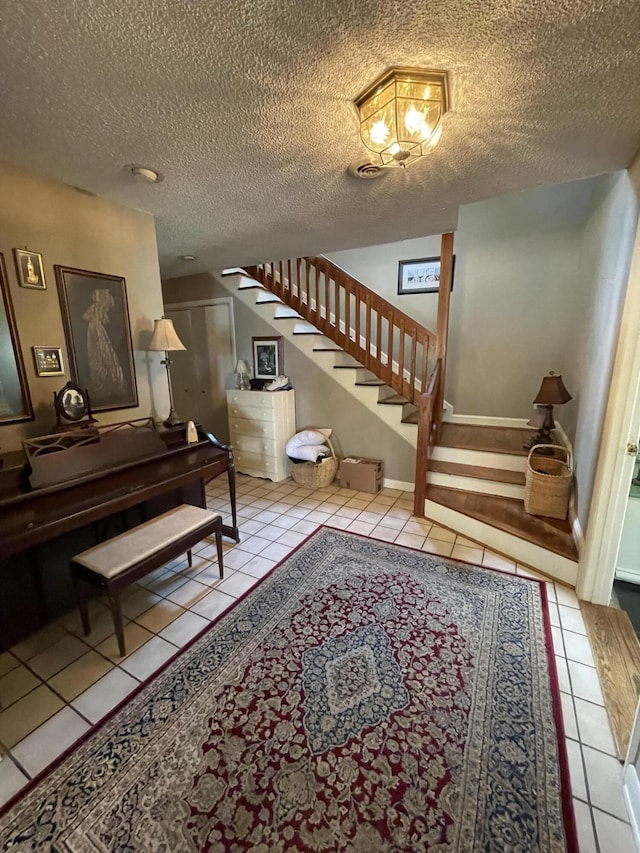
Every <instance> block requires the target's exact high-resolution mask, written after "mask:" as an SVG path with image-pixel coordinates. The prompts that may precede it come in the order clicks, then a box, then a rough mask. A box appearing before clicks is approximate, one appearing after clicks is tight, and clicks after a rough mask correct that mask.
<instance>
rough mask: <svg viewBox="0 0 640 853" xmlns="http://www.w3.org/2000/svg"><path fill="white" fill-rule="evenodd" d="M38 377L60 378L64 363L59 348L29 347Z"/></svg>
mask: <svg viewBox="0 0 640 853" xmlns="http://www.w3.org/2000/svg"><path fill="white" fill-rule="evenodd" d="M31 349H32V350H33V361H34V364H35V366H36V373H37V374H38V376H62V375H63V374H64V362H63V360H62V348H61V347H31Z"/></svg>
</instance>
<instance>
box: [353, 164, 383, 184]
mask: <svg viewBox="0 0 640 853" xmlns="http://www.w3.org/2000/svg"><path fill="white" fill-rule="evenodd" d="M347 172H348V173H349V174H350V175H351V177H352V178H362V180H363V181H370V180H372V179H373V178H381V177H382V176H383V174H384V172H385V170H384V168H383V167H382V166H376V165H375V163H372V162H371V161H370V160H356V162H355V163H352V164H351V165H350V166H349V168H348V169H347Z"/></svg>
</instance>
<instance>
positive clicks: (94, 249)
mask: <svg viewBox="0 0 640 853" xmlns="http://www.w3.org/2000/svg"><path fill="white" fill-rule="evenodd" d="M14 247H18V248H25V247H27V248H28V249H30V250H32V251H35V252H39V253H40V254H41V255H42V257H43V262H44V274H45V280H46V284H47V289H46V290H45V291H39V290H30V289H27V288H23V287H19V286H18V282H17V279H16V272H15V266H14V262H13V255H12V249H13V248H14ZM0 252H2V253H3V254H4V258H5V264H6V268H7V273H8V284H9V291H10V294H11V299H12V302H13V307H14V311H15V315H16V320H17V324H18V332H19V336H20V345H21V350H22V354H23V358H24V363H25V368H26V372H27V380H28V384H29V389H30V393H31V400H32V402H33V408H34V412H35V421H30V422H29V421H25V422H22V423H18V424H13V425H12V424H9V425H0V452H6V451H8V450H13V449H18V448H19V447H20V442H21V440H22V439H23V438H24V437H27V436H33V435H42V434H45V433H48V432H50V431H51V430H52V428H53V426H54V424H55V414H54V410H53V406H52V404H51V403H52V399H53V392H54V391H57V390H59V389H60V388H61V387H62V386H63V385H64V384H65V382H67V380H68V379H70V376H69V373H68V372H67V373H66V375H65V376H55V377H38V376H36V374H35V369H34V365H33V356H32V352H31V347H32V346H33V345H41V346H61V347H63V353H64V356H65V366H68V364H69V360H68V358H66V356H67V351H66V346H65V341H64V333H63V328H62V319H61V314H60V304H59V302H58V292H57V288H56V280H55V275H54V271H53V266H54V264H62V265H64V266H70V267H77V268H80V269H87V270H91V271H93V272H102V273H109V274H113V275H117V276H124V278H125V280H126V287H127V299H128V303H129V322H130V325H131V335H132V338H133V349H134V360H135V368H136V376H137V385H138V397H139V406H138V407H137V408H131V409H118V410H115V411H111V412H100V413H99V414H98V415H97V419H98V421H99V423H101V424H103V423H115V422H117V421H122V420H126V419H129V418H134V417H143V416H147V415H149V414H152V413H153V405H154V403H155V404H156V405H157V406H158V407H159V414H160V415H163V414H165V415H166V412H167V411H168V409H169V403H168V393H167V386H166V374H165V370H164V368H163V367H162V366H161V365H160V363H159V362H160V356H159V354H149V353H147V352H146V347H147V345H148V343H149V340H150V337H151V331H152V329H153V320H154V319H155V318H157V317H160V316H162V293H161V287H160V274H159V269H158V249H157V245H156V235H155V223H154V220H153V217H152V216H150V215H149V214H146V213H142V212H140V211H137V210H131V209H128V208H124V207H121V206H119V205H117V204H114V203H113V202H110V201H107V200H105V199H100V198H93V197H91V196H89V195H86V194H84V193H81V192H79V191H78V190H75V189H73V188H71V187H68V186H66V185H64V184H61V183H58V182H55V181H50V180H46V179H44V178H40V177H38V176H35V175H32V174H29V173H26V172H23V171H19V170H17V169H14V168H12V167H9V166H0Z"/></svg>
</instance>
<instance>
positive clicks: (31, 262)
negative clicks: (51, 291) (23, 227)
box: [13, 249, 47, 290]
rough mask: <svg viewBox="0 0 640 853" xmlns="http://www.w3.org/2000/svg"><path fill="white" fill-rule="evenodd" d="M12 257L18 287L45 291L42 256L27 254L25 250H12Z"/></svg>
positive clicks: (32, 253) (36, 253)
mask: <svg viewBox="0 0 640 853" xmlns="http://www.w3.org/2000/svg"><path fill="white" fill-rule="evenodd" d="M13 257H14V259H15V262H16V272H17V274H18V284H19V285H20V287H32V288H33V289H34V290H46V289H47V285H46V283H45V280H44V272H43V269H42V255H40V254H38V252H29V251H27V249H14V250H13Z"/></svg>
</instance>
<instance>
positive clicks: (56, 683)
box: [48, 650, 113, 702]
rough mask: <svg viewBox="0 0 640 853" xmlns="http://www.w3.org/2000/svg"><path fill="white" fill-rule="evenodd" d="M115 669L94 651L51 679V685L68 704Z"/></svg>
mask: <svg viewBox="0 0 640 853" xmlns="http://www.w3.org/2000/svg"><path fill="white" fill-rule="evenodd" d="M112 668H113V663H112V662H111V661H109V660H107V659H106V658H103V657H102V655H99V654H98V653H97V652H94V651H93V650H92V651H90V652H87V653H86V655H82V657H81V658H78V660H76V661H74V662H73V663H71V664H69V666H67V667H65V668H64V669H63V670H62V672H59V673H58V674H57V675H54V676H53V678H50V679H49V682H48V683H49V685H50V686H51V687H52V688H53V689H54V690H55V691H56V693H59V694H60V695H61V696H62V698H63V699H65V700H66V701H67V702H71V700H72V699H75V698H76V696H78V695H79V694H80V693H83V692H84V691H85V690H86V689H87V688H88V687H91V685H92V684H94V683H95V682H96V681H98V679H100V678H102V676H103V675H106V673H107V672H109V670H110V669H112Z"/></svg>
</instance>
